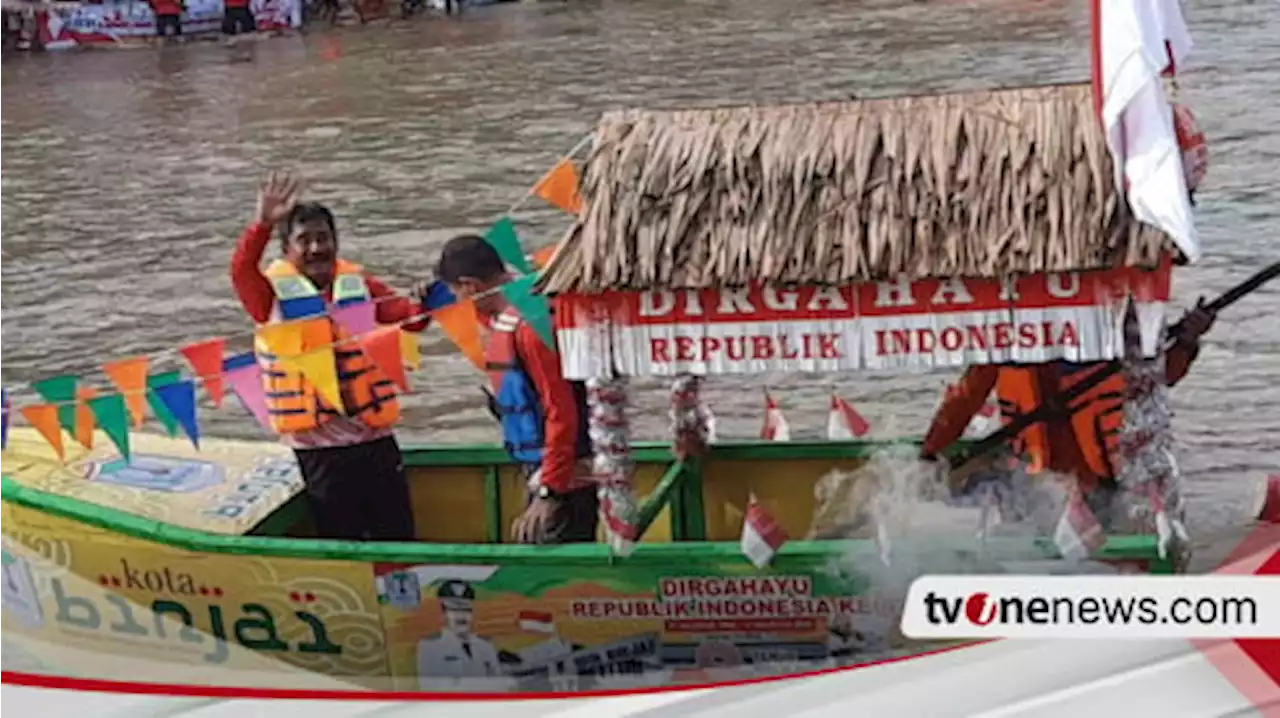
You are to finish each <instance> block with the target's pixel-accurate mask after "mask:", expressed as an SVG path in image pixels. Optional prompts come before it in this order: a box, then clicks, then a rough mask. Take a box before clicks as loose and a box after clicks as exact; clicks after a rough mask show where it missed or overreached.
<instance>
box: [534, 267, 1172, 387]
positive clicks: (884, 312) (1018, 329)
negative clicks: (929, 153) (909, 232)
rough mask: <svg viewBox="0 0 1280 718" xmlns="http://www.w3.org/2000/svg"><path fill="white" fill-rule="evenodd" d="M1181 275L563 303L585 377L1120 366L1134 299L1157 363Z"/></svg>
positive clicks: (647, 295) (611, 297) (576, 367)
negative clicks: (1173, 285) (1061, 363)
mask: <svg viewBox="0 0 1280 718" xmlns="http://www.w3.org/2000/svg"><path fill="white" fill-rule="evenodd" d="M1169 290H1170V264H1169V263H1168V262H1166V263H1164V264H1163V265H1162V266H1161V267H1159V268H1158V269H1155V270H1149V271H1146V270H1141V269H1113V270H1106V271H1100V272H1087V273H1063V274H1034V275H1028V276H1024V277H1018V278H1016V279H1014V280H1011V281H1008V282H999V281H996V280H985V279H963V278H947V279H923V280H916V281H910V280H908V279H906V278H903V279H902V280H900V281H894V282H868V283H861V284H855V285H848V286H843V287H798V288H794V289H781V288H772V287H766V286H759V285H757V286H752V287H745V288H737V289H707V290H680V291H671V290H658V291H647V292H612V293H608V294H604V295H598V296H583V295H562V296H559V297H557V298H556V299H555V302H556V331H557V339H558V341H559V345H560V350H561V356H562V361H563V363H564V370H565V373H566V375H567V376H569V377H570V378H574V379H586V378H589V377H592V376H598V375H601V374H602V373H605V372H607V371H608V370H609V368H610V367H616V369H617V370H618V371H620V372H622V373H623V374H626V375H629V376H670V375H675V374H680V373H693V374H742V373H762V372H773V371H784V372H796V371H848V370H857V369H867V370H884V369H928V368H932V367H943V366H948V367H949V366H962V365H967V364H994V363H1004V362H1016V363H1039V362H1045V361H1050V360H1054V359H1066V360H1069V361H1096V360H1107V359H1114V358H1116V357H1118V356H1120V355H1121V354H1122V352H1123V349H1124V338H1123V337H1124V314H1125V308H1126V306H1127V304H1126V302H1125V301H1124V298H1125V297H1126V296H1129V297H1132V298H1133V301H1134V304H1135V306H1136V307H1137V310H1138V317H1139V324H1140V325H1141V331H1142V339H1143V350H1144V352H1145V353H1147V354H1148V355H1150V354H1153V353H1154V352H1155V350H1156V345H1157V342H1158V338H1159V332H1160V329H1161V326H1162V323H1163V321H1164V307H1165V305H1166V303H1167V302H1168V299H1169Z"/></svg>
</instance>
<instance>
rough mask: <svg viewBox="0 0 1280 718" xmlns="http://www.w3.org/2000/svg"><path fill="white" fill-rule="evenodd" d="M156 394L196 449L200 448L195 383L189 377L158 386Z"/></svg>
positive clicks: (155, 390)
mask: <svg viewBox="0 0 1280 718" xmlns="http://www.w3.org/2000/svg"><path fill="white" fill-rule="evenodd" d="M153 391H154V393H155V394H156V396H158V397H160V401H162V402H163V403H164V406H165V408H166V409H168V410H169V413H170V414H172V415H173V418H174V419H176V420H177V422H178V424H180V425H181V426H182V430H183V432H185V433H186V435H187V438H188V439H191V443H192V445H193V446H195V447H196V448H197V449H199V448H200V426H199V425H198V424H197V423H196V385H195V383H194V382H192V381H191V380H190V379H187V380H185V381H179V382H175V383H172V384H165V385H163V386H158V387H156V388H155V389H154V390H153Z"/></svg>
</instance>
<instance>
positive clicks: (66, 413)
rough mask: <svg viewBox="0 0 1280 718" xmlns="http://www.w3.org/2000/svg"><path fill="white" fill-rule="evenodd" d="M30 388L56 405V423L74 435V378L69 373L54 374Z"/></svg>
mask: <svg viewBox="0 0 1280 718" xmlns="http://www.w3.org/2000/svg"><path fill="white" fill-rule="evenodd" d="M31 388H32V389H35V390H36V393H37V394H39V395H40V396H41V398H43V399H44V400H45V401H47V402H49V403H50V404H57V405H58V423H59V424H61V425H62V428H63V429H66V430H67V433H68V434H70V435H72V436H75V435H76V378H75V377H74V376H71V375H69V374H68V375H63V376H55V377H52V378H50V379H45V380H43V381H38V382H36V383H34V384H32V385H31Z"/></svg>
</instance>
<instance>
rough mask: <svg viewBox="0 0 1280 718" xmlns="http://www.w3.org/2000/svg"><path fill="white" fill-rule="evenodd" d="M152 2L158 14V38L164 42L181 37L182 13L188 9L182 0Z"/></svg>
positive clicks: (153, 8)
mask: <svg viewBox="0 0 1280 718" xmlns="http://www.w3.org/2000/svg"><path fill="white" fill-rule="evenodd" d="M150 4H151V12H153V13H155V16H156V38H157V39H159V40H160V41H162V42H168V38H174V39H175V40H176V39H179V38H181V37H182V13H183V12H185V11H186V9H187V8H186V7H185V5H184V3H183V2H182V0H150Z"/></svg>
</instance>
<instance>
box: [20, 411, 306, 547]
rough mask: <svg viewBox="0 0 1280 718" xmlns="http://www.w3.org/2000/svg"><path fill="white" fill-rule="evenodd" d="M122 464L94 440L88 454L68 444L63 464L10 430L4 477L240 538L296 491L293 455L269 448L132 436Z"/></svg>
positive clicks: (298, 477) (26, 431)
mask: <svg viewBox="0 0 1280 718" xmlns="http://www.w3.org/2000/svg"><path fill="white" fill-rule="evenodd" d="M132 441H133V445H134V447H133V456H132V458H131V460H130V461H125V459H124V457H122V456H121V455H120V453H119V452H118V451H117V450H116V449H115V447H114V446H112V444H111V442H110V441H108V440H107V438H106V437H105V436H103V435H102V434H98V435H97V440H96V441H94V443H93V446H94V448H93V449H85V448H83V447H82V446H80V445H79V444H76V443H73V442H68V445H67V447H66V452H67V453H66V458H67V461H66V463H65V464H64V463H62V462H60V461H59V460H58V457H57V455H56V454H55V453H54V451H53V449H52V448H51V447H50V446H49V444H48V442H46V441H45V440H44V439H43V438H41V437H40V435H39V434H38V433H37V432H36V431H35V430H34V429H30V428H26V427H19V428H16V429H13V430H12V435H11V436H10V437H9V444H8V446H7V447H6V449H5V451H4V475H5V477H7V478H9V479H11V480H13V481H16V482H18V483H20V484H22V485H24V486H29V487H31V488H34V489H39V490H41V491H44V492H46V493H50V494H55V495H58V496H67V497H70V498H75V499H79V500H81V501H87V502H89V503H91V504H98V505H103V506H112V507H114V508H117V509H119V510H121V511H125V512H128V513H131V514H133V515H135V516H139V517H142V518H146V519H153V520H156V521H163V522H165V523H169V524H174V525H176V526H181V527H184V528H190V529H197V530H201V531H209V532H211V533H218V534H233V535H242V534H245V533H248V532H249V531H251V530H252V529H253V528H254V527H255V526H257V525H258V524H259V523H261V522H262V521H263V520H264V519H266V518H267V517H268V516H270V515H271V514H272V512H274V511H275V510H276V509H278V508H280V507H281V506H283V505H284V504H286V503H288V501H289V500H290V499H292V498H293V497H294V496H295V495H297V494H298V493H299V492H300V491H302V474H301V472H300V471H299V470H298V463H297V461H296V460H295V459H294V458H293V453H292V452H291V451H289V450H288V449H286V448H283V447H281V446H279V445H276V444H268V443H250V442H242V441H230V440H223V439H208V440H205V441H204V442H203V443H202V445H201V448H200V449H199V450H197V449H195V448H194V447H192V446H191V445H190V444H188V443H187V442H185V441H181V440H174V439H165V438H162V437H158V436H152V435H150V434H135V435H134V436H133V437H132Z"/></svg>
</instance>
